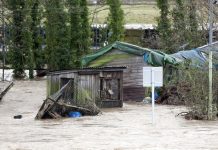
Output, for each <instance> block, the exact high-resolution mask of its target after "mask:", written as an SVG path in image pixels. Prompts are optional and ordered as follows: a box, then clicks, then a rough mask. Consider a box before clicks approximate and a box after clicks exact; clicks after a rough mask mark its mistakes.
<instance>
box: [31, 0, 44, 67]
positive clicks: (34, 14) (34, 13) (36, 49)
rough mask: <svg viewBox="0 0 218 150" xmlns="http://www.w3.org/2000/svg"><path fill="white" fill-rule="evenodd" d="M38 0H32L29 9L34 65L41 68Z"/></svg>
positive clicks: (42, 62) (42, 57)
mask: <svg viewBox="0 0 218 150" xmlns="http://www.w3.org/2000/svg"><path fill="white" fill-rule="evenodd" d="M40 5H41V4H40V1H39V0H33V2H32V9H31V18H32V23H31V31H32V41H33V47H32V49H33V56H34V64H35V65H34V66H35V68H36V69H42V68H43V66H44V64H45V58H44V55H45V54H44V51H43V49H42V36H41V33H40V30H41V29H40V28H41V27H40V22H41V19H42V9H40Z"/></svg>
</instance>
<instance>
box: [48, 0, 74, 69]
mask: <svg viewBox="0 0 218 150" xmlns="http://www.w3.org/2000/svg"><path fill="white" fill-rule="evenodd" d="M45 10H46V12H45V17H46V59H47V60H48V61H47V64H48V69H49V70H60V69H69V68H71V66H70V61H71V58H72V57H71V53H70V50H69V44H68V43H69V35H68V27H67V25H66V22H67V16H66V12H65V11H64V4H63V1H60V0H46V1H45Z"/></svg>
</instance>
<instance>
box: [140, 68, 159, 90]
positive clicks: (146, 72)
mask: <svg viewBox="0 0 218 150" xmlns="http://www.w3.org/2000/svg"><path fill="white" fill-rule="evenodd" d="M152 73H153V78H154V81H153V82H154V86H155V87H161V86H163V67H143V87H152Z"/></svg>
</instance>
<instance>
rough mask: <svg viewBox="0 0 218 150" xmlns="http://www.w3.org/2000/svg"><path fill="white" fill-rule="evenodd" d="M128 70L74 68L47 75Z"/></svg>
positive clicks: (51, 72) (117, 68) (122, 68)
mask: <svg viewBox="0 0 218 150" xmlns="http://www.w3.org/2000/svg"><path fill="white" fill-rule="evenodd" d="M124 69H126V67H125V66H120V67H85V68H74V69H71V70H56V71H50V72H49V73H48V74H47V75H58V74H68V73H76V72H92V71H95V72H96V71H97V72H98V71H123V70H124Z"/></svg>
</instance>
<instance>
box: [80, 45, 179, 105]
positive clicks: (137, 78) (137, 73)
mask: <svg viewBox="0 0 218 150" xmlns="http://www.w3.org/2000/svg"><path fill="white" fill-rule="evenodd" d="M177 63H178V62H177V61H176V59H175V58H173V57H171V56H169V55H167V54H165V53H162V52H159V51H155V50H151V49H147V48H142V47H139V46H136V45H132V44H129V43H124V42H118V41H117V42H115V43H113V44H110V45H108V46H106V47H103V48H101V49H99V50H98V51H97V52H95V53H93V54H91V55H87V56H85V57H84V58H83V59H82V64H83V66H88V67H108V66H112V67H116V66H126V67H127V69H125V70H124V73H123V97H124V100H126V101H128V100H133V101H142V100H143V99H144V96H145V89H144V88H143V86H142V82H143V77H142V76H143V71H142V70H143V67H146V66H165V65H166V64H172V65H175V64H177Z"/></svg>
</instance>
